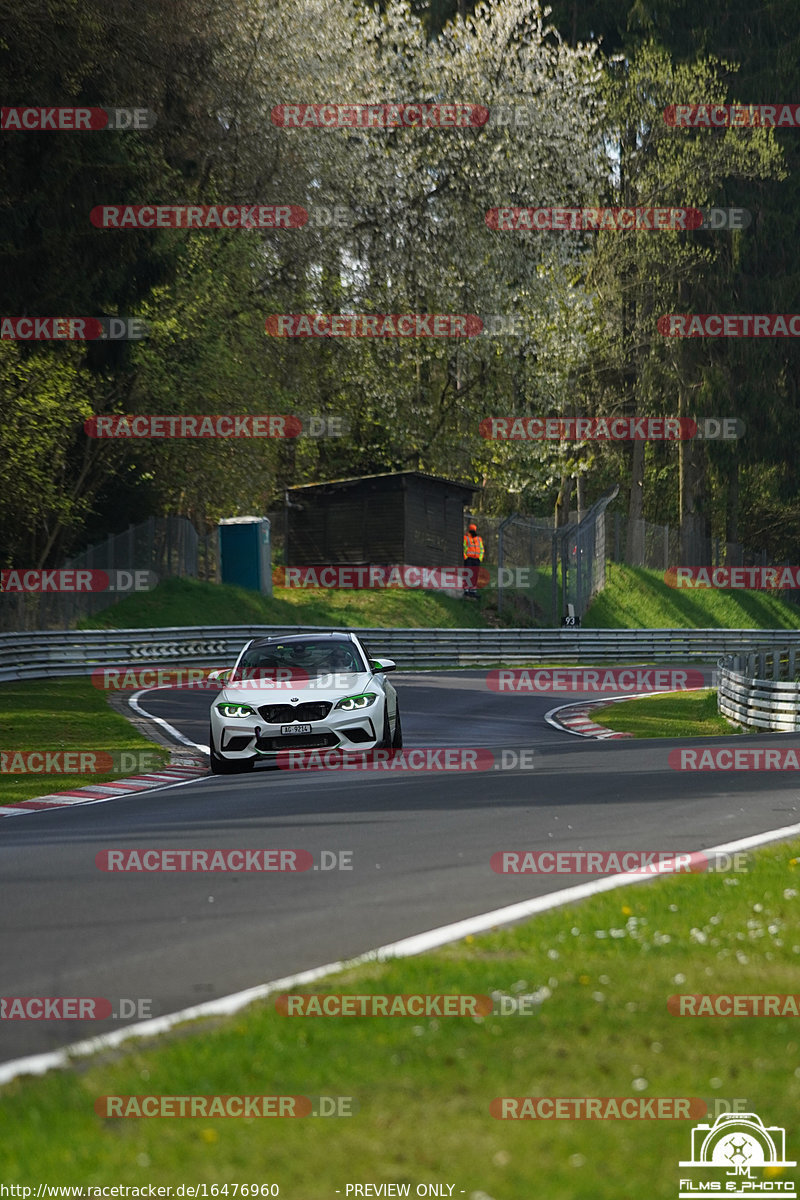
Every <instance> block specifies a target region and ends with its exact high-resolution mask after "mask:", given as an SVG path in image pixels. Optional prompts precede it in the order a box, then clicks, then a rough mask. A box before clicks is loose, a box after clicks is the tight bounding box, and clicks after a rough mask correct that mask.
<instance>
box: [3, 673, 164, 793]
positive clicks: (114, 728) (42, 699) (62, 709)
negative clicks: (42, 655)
mask: <svg viewBox="0 0 800 1200" xmlns="http://www.w3.org/2000/svg"><path fill="white" fill-rule="evenodd" d="M0 747H2V752H3V754H4V755H8V754H13V752H14V751H15V750H38V751H43V750H53V751H74V750H84V751H90V752H93V753H97V752H98V751H109V752H114V751H128V752H140V753H145V754H147V755H148V758H147V760H146V762H145V768H146V769H148V770H154V769H157V767H158V766H161V765H162V764H163V763H165V762H167V761H168V759H169V753H168V751H166V750H163V749H162V748H161V747H160V746H157V745H155V744H154V743H153V742H149V741H147V740H146V739H145V738H143V737H141V736H140V735H139V734H138V733H137V732H136V730H135V729H134V727H133V726H132V725H131V724H130V722H129V721H126V720H125V718H124V717H122V716H120V714H119V713H116V712H114V711H113V710H112V709H111V708H109V706H108V701H107V699H106V694H105V693H104V692H102V691H99V690H98V689H97V688H95V687H94V686H93V685H92V683H91V682H90V680H89V679H31V680H22V681H20V682H17V683H2V684H0ZM127 761H128V762H130V761H131V760H130V759H128V760H127ZM6 764H7V765H8V760H6ZM138 773H139V771H138V770H137V769H136V768H134V769H133V770H130V769H128V770H123V771H117V772H116V773H111V774H98V775H85V776H83V775H72V774H69V775H51V774H35V775H34V774H7V773H6V772H5V771H4V772H2V773H0V804H2V805H9V804H15V803H17V802H18V801H20V800H32V799H34V798H35V797H36V796H44V795H47V794H49V793H50V792H60V791H64V790H65V789H66V788H76V787H83V786H85V785H86V784H90V783H108V781H109V780H111V779H119V778H120V777H122V776H125V775H132V774H138Z"/></svg>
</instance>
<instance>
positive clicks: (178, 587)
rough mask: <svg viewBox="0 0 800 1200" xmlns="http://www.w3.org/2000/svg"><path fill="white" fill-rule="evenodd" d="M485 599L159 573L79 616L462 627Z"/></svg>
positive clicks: (122, 623) (133, 621) (472, 621)
mask: <svg viewBox="0 0 800 1200" xmlns="http://www.w3.org/2000/svg"><path fill="white" fill-rule="evenodd" d="M490 600H491V598H490V597H489V598H484V597H483V596H482V597H481V599H480V600H478V601H475V600H463V599H460V598H459V599H453V598H451V597H450V596H443V595H441V594H440V593H436V592H429V591H421V590H420V591H402V590H400V589H394V588H386V589H382V590H375V591H369V590H364V591H354V590H347V591H345V590H334V589H323V588H275V594H274V596H273V598H272V599H270V598H269V597H267V596H262V595H261V594H260V592H254V591H249V590H248V589H247V588H240V587H231V586H230V585H228V584H216V583H206V582H204V581H201V580H199V579H165V580H164V581H163V582H162V583H160V584H159V585H158V587H156V588H154V589H153V591H152V592H141V593H139V594H137V595H133V596H128V597H126V598H125V599H124V600H120V601H119V602H118V603H117V604H113V605H112V606H111V607H110V608H107V609H104V610H103V611H102V612H100V613H98V614H97V616H95V617H93V618H87V619H86V620H84V621H82V622H81V625H80V628H83V629H148V628H162V627H164V626H170V625H331V626H336V627H339V626H343V627H344V626H347V627H352V628H369V627H375V628H391V627H398V628H403V629H426V628H441V629H461V628H465V629H466V628H480V627H482V626H484V625H486V624H487V623H488V622H487V616H486V614H487V610H488V609H489V604H490Z"/></svg>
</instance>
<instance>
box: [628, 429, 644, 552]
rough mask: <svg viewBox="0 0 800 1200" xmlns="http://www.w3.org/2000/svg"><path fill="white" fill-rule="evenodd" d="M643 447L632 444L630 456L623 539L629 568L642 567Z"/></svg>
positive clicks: (641, 444)
mask: <svg viewBox="0 0 800 1200" xmlns="http://www.w3.org/2000/svg"><path fill="white" fill-rule="evenodd" d="M644 446H645V444H644V442H642V441H636V442H634V443H633V453H632V455H631V494H630V500H629V501H628V532H627V536H626V538H625V562H626V563H627V564H628V566H629V567H643V566H644V518H643V515H642V514H643V512H644Z"/></svg>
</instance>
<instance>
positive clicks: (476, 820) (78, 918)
mask: <svg viewBox="0 0 800 1200" xmlns="http://www.w3.org/2000/svg"><path fill="white" fill-rule="evenodd" d="M396 686H397V690H398V695H399V698H400V702H401V707H402V714H403V726H404V733H405V743H406V747H407V748H411V747H421V746H425V747H437V746H450V747H453V746H458V747H488V748H491V749H493V750H494V751H495V752H501V751H502V750H503V749H506V750H522V749H525V750H527V751H531V750H532V751H533V752H534V764H535V765H534V767H533V769H532V770H520V769H519V768H516V769H509V770H499V769H493V770H490V771H487V772H458V773H453V772H445V771H426V772H409V771H404V772H397V771H391V772H390V771H359V772H354V771H348V772H347V773H342V772H296V771H291V772H287V771H279V770H275V769H264V768H258V769H257V770H256V771H255V772H253V773H252V774H250V775H242V776H234V777H230V778H227V777H211V776H209V777H207V778H202V779H199V780H196V781H194V782H192V783H189V784H185V785H180V786H177V787H171V788H168V789H165V790H157V791H152V792H146V793H142V794H139V795H135V796H131V797H125V798H122V799H115V800H113V801H111V802H108V803H103V804H96V805H83V806H78V807H75V808H72V809H61V810H57V811H52V812H37V813H35V814H31V815H26V816H23V817H13V818H9V819H7V820H5V821H3V822H2V823H1V824H0V878H1V879H2V897H3V923H2V924H3V933H2V954H1V955H0V996H6V997H10V996H100V997H107V998H109V999H110V1000H111V1001H112V1003H113V1005H114V1008H115V1011H118V1001H119V998H124V999H126V1000H133V1001H136V1002H137V1003H138V1002H140V1001H149V1002H150V1004H149V1015H152V1016H160V1015H163V1014H167V1013H171V1012H174V1011H176V1010H179V1009H182V1008H185V1007H187V1006H188V1005H192V1004H197V1003H199V1002H201V1001H204V1000H210V999H213V998H215V997H218V996H223V995H226V994H229V993H231V992H235V991H238V990H240V989H242V988H246V987H249V986H253V985H255V984H259V983H263V982H266V981H268V980H272V979H277V978H280V977H282V976H284V975H288V974H291V973H293V972H296V971H301V970H304V969H306V968H310V967H315V966H319V965H322V964H324V963H327V962H331V961H335V960H339V959H342V958H347V957H351V956H354V955H357V954H360V953H363V952H364V951H367V950H369V949H371V948H373V947H376V946H379V945H382V944H385V943H387V942H391V941H394V940H396V939H399V938H402V937H406V936H408V935H410V934H414V933H418V932H421V931H424V930H428V929H432V928H434V927H436V926H439V925H442V924H446V923H448V922H451V921H455V920H459V919H461V918H464V917H468V916H471V915H474V914H478V913H482V912H486V911H488V910H492V909H494V908H498V907H500V906H502V905H505V904H510V903H514V902H515V901H519V900H524V899H527V898H529V897H531V896H536V895H541V894H543V893H547V892H552V891H557V890H561V889H563V888H566V887H570V886H572V885H573V884H575V883H577V882H580V881H581V880H582V879H584V878H586V876H572V875H570V876H565V875H554V874H550V875H539V876H535V875H519V876H514V875H501V874H496V873H495V872H493V871H492V869H491V867H490V858H491V856H492V854H493V853H494V852H495V851H498V850H513V849H525V850H527V849H536V850H555V849H563V850H576V849H582V850H624V849H635V850H667V851H680V850H702V849H704V848H706V847H708V846H713V845H718V844H721V843H724V842H728V841H731V840H734V839H735V838H738V837H744V836H747V835H749V834H754V833H759V832H763V831H767V830H770V829H774V828H779V827H782V826H786V825H789V824H792V823H793V822H795V821H796V820H797V812H798V799H797V782H796V779H795V778H793V774H794V773H793V772H787V773H782V772H766V773H762V772H725V771H698V772H689V773H680V774H679V773H677V772H676V771H674V770H672V769H671V768H670V766H669V765H668V754H669V751H670V749H672V748H673V747H674V746H675V745H677V744H680V745H683V744H686V743H685V741H682V742H680V743H677V742H674V741H672V740H668V739H663V740H650V741H633V740H631V741H606V742H597V741H590V740H584V739H580V738H576V737H573V736H571V735H569V734H566V733H564V732H561V731H559V730H556V729H553V728H551V727H550V726H549V725H548V724H547V723H546V722H545V721H544V714H545V713H546V712H547V711H548V710H549V709H551V708H553V707H554V705H556V704H558V703H560V702H562V703H563V702H566V701H568V700H570V699H572V697H570V696H553V695H531V694H529V693H523V694H505V693H497V692H492V691H490V690H489V689H488V688H487V686H486V682H485V672H483V671H469V672H453V673H446V672H441V673H436V674H423V673H420V674H413V675H412V674H406V675H403V674H398V675H397V677H396ZM577 698H580V699H583V698H584V697H577ZM140 703H141V704H142V706H143V707H144V708H145V709H146V711H148V712H149V713H151V714H154V715H156V716H159V717H161V718H162V719H164V720H167V721H169V722H170V723H171V724H172V725H174V726H175V727H176V728H177V729H179V730H180V731H181V732H182V733H183V734H184V736H187V737H189V738H191V739H193V740H195V741H197V742H199V743H201V744H205V743H206V742H207V732H208V716H207V714H208V706H209V696H208V693H203V692H190V691H183V692H182V691H168V690H162V691H158V692H151V693H148V694H147V695H146V696H145V697H143V698H142V699H141V701H140ZM794 740H796V739H794V737H793V735H766V736H765V735H762V736H759V737H757V738H756V737H740V738H737V746H748V745H754V744H758V745H759V746H767V745H775V746H787V745H789V744H792V743H793V741H794ZM724 742H725V739H703V740H702V744H703V745H704V746H706V745H709V746H713V745H721V744H723V743H724ZM152 847H158V848H163V849H199V848H216V847H221V848H233V847H236V848H249V849H256V848H271V847H277V848H302V849H306V850H308V851H310V852H311V853H312V855H313V856H314V858H315V860H316V861H319V854H320V851H322V850H329V851H334V852H336V854H337V855H338V852H339V851H347V852H349V853H350V855H351V858H350V860H349V861H350V863H351V864H352V870H338V869H334V870H328V871H322V870H313V871H311V870H309V871H306V872H302V873H297V872H295V873H286V872H284V873H280V874H277V873H275V874H263V873H253V872H250V873H215V874H209V873H193V872H182V873H171V872H164V873H158V874H156V873H147V874H144V873H107V872H104V871H101V870H100V869H98V867H97V866H96V864H95V856H96V855H97V854H98V853H99V852H101V851H104V850H108V849H131V848H152ZM145 1012H146V1013H147V1010H145ZM132 1019H136V1018H135V1017H131V1018H129V1020H128V1021H126V1020H111V1019H108V1020H103V1021H93V1022H87V1021H84V1022H80V1021H52V1020H51V1021H0V1062H4V1061H8V1060H10V1059H13V1058H18V1057H21V1056H23V1055H27V1054H33V1053H38V1052H41V1051H44V1050H48V1049H53V1048H55V1047H58V1046H62V1045H67V1044H69V1043H71V1042H74V1041H77V1040H79V1039H80V1038H83V1037H87V1036H90V1035H92V1034H97V1033H103V1032H107V1031H108V1030H109V1029H112V1028H116V1027H117V1026H119V1025H120V1024H126V1023H129V1021H130V1020H132Z"/></svg>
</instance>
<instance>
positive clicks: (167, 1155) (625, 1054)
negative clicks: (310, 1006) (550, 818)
mask: <svg viewBox="0 0 800 1200" xmlns="http://www.w3.org/2000/svg"><path fill="white" fill-rule="evenodd" d="M664 848H665V849H670V848H672V847H664ZM798 855H800V842H794V843H789V844H786V845H783V846H777V847H770V848H768V849H766V850H762V851H759V852H758V853H757V854H756V855H754V856H753V857H752V860H751V863H750V867H751V869H750V871H749V872H748V873H744V874H741V873H740V874H733V873H728V874H708V875H688V876H676V877H671V878H668V879H663V880H658V881H655V882H652V883H648V884H642V885H637V886H634V887H629V888H625V889H621V890H618V891H615V892H611V893H606V894H603V895H600V896H595V897H592V898H591V899H589V900H587V901H584V902H583V903H581V904H580V905H573V906H570V907H568V908H565V909H561V910H553V911H551V912H547V913H544V914H542V915H541V916H539V917H537V918H536V919H534V920H532V921H529V922H526V923H524V924H517V925H514V926H511V927H508V928H505V929H501V930H498V931H496V932H493V933H491V934H488V935H485V936H482V937H479V938H472V937H469V938H466V939H465V940H463V941H460V942H458V943H456V944H454V945H452V946H449V947H445V948H443V949H441V950H439V951H437V952H435V953H431V954H426V955H424V956H419V957H415V958H412V959H404V960H400V961H395V962H389V963H385V964H371V965H369V966H365V967H361V968H357V969H351V970H350V971H349V972H348V973H346V974H345V975H343V976H340V977H336V978H331V979H328V980H326V981H324V982H322V983H321V984H317V985H315V986H314V987H311V988H308V989H306V990H308V991H313V992H327V991H331V992H341V991H346V992H360V993H363V992H377V993H406V994H408V993H425V994H431V993H441V992H444V993H450V994H451V993H455V992H462V993H468V994H475V993H489V994H491V993H493V992H499V993H503V994H518V993H522V994H526V995H531V994H532V995H535V997H536V1004H535V1008H534V1012H533V1014H532V1015H528V1016H522V1015H513V1016H499V1015H497V1016H495V1015H491V1016H487V1017H485V1018H477V1019H476V1018H471V1017H466V1018H463V1017H462V1018H444V1017H440V1018H433V1017H425V1018H413V1017H412V1018H407V1017H395V1018H386V1017H372V1018H370V1017H355V1018H325V1017H291V1018H289V1017H285V1016H282V1015H280V1014H278V1013H277V1012H276V1011H275V1004H274V999H267V1000H266V1001H262V1002H260V1003H258V1004H255V1005H252V1006H251V1007H250V1008H249V1009H247V1010H244V1011H243V1012H242V1013H240V1014H238V1015H237V1016H235V1017H232V1018H227V1019H214V1020H206V1021H203V1022H200V1023H198V1024H197V1025H196V1026H185V1027H182V1028H181V1029H180V1030H179V1031H176V1032H174V1033H172V1034H170V1035H164V1036H162V1037H160V1038H159V1039H158V1040H157V1041H149V1042H141V1043H128V1044H127V1045H126V1046H124V1047H122V1048H120V1049H119V1050H116V1051H105V1052H103V1054H102V1055H99V1056H97V1057H94V1058H92V1059H81V1060H77V1061H76V1065H75V1067H74V1069H70V1070H66V1071H59V1072H51V1073H49V1074H48V1075H46V1076H44V1077H35V1078H34V1077H23V1078H20V1079H18V1080H16V1081H14V1082H13V1083H11V1084H9V1085H6V1086H5V1087H4V1088H2V1089H0V1122H2V1129H3V1138H2V1141H1V1142H0V1178H2V1179H3V1181H4V1182H5V1183H12V1182H15V1183H27V1184H30V1183H34V1184H35V1183H36V1182H37V1181H44V1182H47V1183H50V1184H55V1183H58V1184H63V1185H70V1184H85V1185H102V1184H111V1183H118V1182H128V1183H145V1182H146V1183H153V1184H159V1185H160V1184H173V1185H174V1184H177V1183H186V1182H187V1181H190V1182H191V1183H193V1184H194V1183H199V1182H206V1183H207V1184H208V1185H209V1188H210V1185H211V1184H213V1183H217V1184H223V1183H225V1182H228V1183H233V1182H238V1183H240V1184H241V1183H243V1182H248V1183H267V1182H274V1183H277V1184H279V1185H280V1189H281V1190H280V1195H281V1197H282V1198H284V1200H323V1198H325V1200H329V1198H330V1196H332V1195H333V1194H334V1189H335V1188H341V1189H342V1190H343V1189H344V1186H345V1184H346V1183H349V1182H353V1181H357V1182H367V1181H368V1182H371V1183H374V1184H380V1183H410V1184H411V1185H412V1188H411V1195H412V1196H413V1195H414V1194H415V1185H416V1184H417V1183H420V1182H447V1183H452V1184H454V1185H455V1191H454V1193H453V1194H454V1195H455V1196H458V1195H459V1193H460V1190H461V1189H464V1192H465V1194H466V1195H467V1196H470V1195H472V1196H475V1195H476V1193H477V1192H483V1193H487V1194H488V1195H489V1196H491V1197H508V1198H511V1197H525V1196H534V1195H546V1196H547V1197H549V1198H550V1200H620V1198H621V1197H629V1196H630V1197H633V1196H647V1197H648V1198H653V1200H674V1197H675V1196H676V1195H677V1192H678V1180H679V1178H681V1176H682V1175H685V1171H684V1169H683V1168H679V1167H678V1161H679V1160H680V1159H682V1158H686V1157H688V1155H689V1148H690V1128H691V1125H692V1124H693V1122H691V1121H682V1120H673V1121H670V1120H666V1121H657V1120H642V1121H623V1120H617V1121H614V1120H607V1121H597V1120H594V1121H585V1120H584V1121H579V1120H551V1121H537V1120H533V1121H500V1120H496V1119H494V1118H493V1117H492V1116H491V1115H490V1112H489V1106H490V1104H491V1101H492V1100H493V1099H494V1098H495V1097H500V1096H549V1097H581V1096H599V1097H603V1096H618V1097H621V1096H642V1097H670V1096H672V1097H698V1098H700V1099H706V1100H707V1099H709V1098H726V1099H730V1100H732V1099H741V1100H745V1101H746V1105H745V1111H754V1112H757V1113H759V1114H760V1115H761V1117H762V1119H763V1120H764V1122H765V1124H767V1125H769V1124H778V1125H786V1126H788V1129H787V1150H788V1148H789V1146H790V1143H795V1144H792V1145H791V1149H792V1151H794V1150H796V1139H797V1136H798V1134H797V1129H796V1127H795V1125H794V1124H793V1120H792V1118H793V1116H794V1114H796V1112H797V1110H798V1105H800V1072H798V1071H797V1070H796V1064H797V1062H798V1043H799V1042H800V1024H799V1023H798V1020H797V1018H795V1019H794V1020H793V1019H792V1018H788V1017H787V1018H758V1017H736V1018H734V1017H725V1018H719V1017H717V1018H709V1017H703V1018H688V1017H683V1018H681V1017H677V1016H673V1015H671V1014H670V1013H669V1012H668V1010H667V998H668V997H669V996H670V995H672V994H674V993H681V992H684V993H705V992H712V993H725V992H733V993H747V994H754V993H763V992H769V993H790V992H792V991H794V990H796V984H797V971H798V964H800V909H799V908H798V889H800V870H798V858H797V856H798ZM487 870H488V864H487ZM568 882H569V880H567V879H565V884H566V883H568ZM528 891H529V889H528V888H527V887H526V886H525V881H524V879H520V889H519V895H520V898H522V897H524V896H525V895H526V894H528ZM264 971H265V973H266V975H267V976H268V973H269V967H268V965H266V964H265V966H264ZM90 990H91V989H90ZM154 1011H155V1010H154ZM144 1094H148V1095H154V1094H155V1095H159V1094H163V1095H171V1096H174V1095H215V1094H228V1095H229V1094H245V1095H252V1094H266V1095H319V1094H323V1095H341V1096H352V1097H355V1098H356V1100H357V1102H358V1105H359V1111H358V1112H357V1113H356V1115H355V1116H353V1117H350V1118H345V1119H329V1120H324V1119H312V1118H306V1119H302V1120H296V1121H290V1120H271V1121H270V1120H264V1121H259V1120H256V1119H238V1120H237V1119H202V1118H197V1119H184V1120H178V1119H174V1120H170V1119H167V1118H160V1119H139V1120H136V1119H128V1120H125V1119H116V1120H114V1119H102V1118H101V1117H99V1116H97V1115H96V1114H95V1112H94V1108H93V1106H94V1102H95V1100H96V1099H97V1098H98V1097H100V1096H103V1095H144ZM712 1119H713V1118H712ZM790 1157H796V1154H790Z"/></svg>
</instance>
